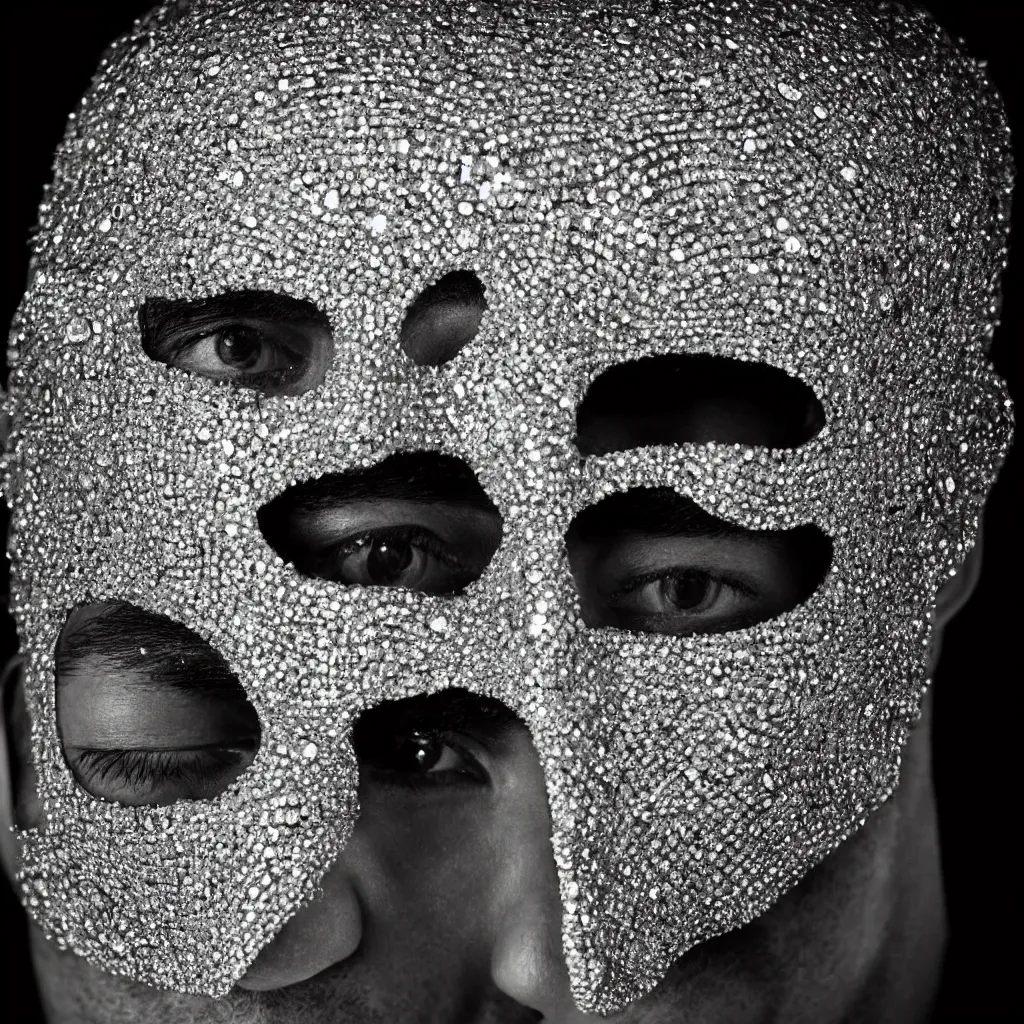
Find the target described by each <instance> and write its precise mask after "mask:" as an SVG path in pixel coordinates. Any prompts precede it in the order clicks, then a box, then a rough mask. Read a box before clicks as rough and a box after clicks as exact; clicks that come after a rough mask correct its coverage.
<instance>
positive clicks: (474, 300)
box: [398, 270, 487, 366]
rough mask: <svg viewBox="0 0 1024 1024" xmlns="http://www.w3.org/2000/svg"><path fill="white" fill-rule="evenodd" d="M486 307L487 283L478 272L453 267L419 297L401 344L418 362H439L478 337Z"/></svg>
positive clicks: (408, 354)
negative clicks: (477, 274) (485, 291)
mask: <svg viewBox="0 0 1024 1024" xmlns="http://www.w3.org/2000/svg"><path fill="white" fill-rule="evenodd" d="M486 309H487V303H486V301H485V300H484V286H483V284H482V283H481V281H480V279H479V278H478V277H477V276H476V274H474V273H473V272H472V271H471V270H453V271H452V272H451V273H449V274H445V275H444V277H442V278H440V279H439V280H438V281H435V282H434V284H432V285H430V286H429V287H427V288H424V289H423V291H422V292H420V294H419V295H418V296H417V297H416V299H415V301H414V302H413V303H412V305H411V306H410V307H409V310H408V312H407V313H406V315H405V320H404V322H403V323H402V330H401V333H400V335H399V339H398V344H399V345H400V347H401V349H402V351H403V352H404V353H405V354H406V355H407V356H408V357H409V358H410V359H411V360H412V361H413V362H414V363H416V365H417V366H440V365H442V364H443V363H447V362H448V361H449V360H451V359H454V358H455V356H457V355H458V354H459V352H461V351H462V349H463V348H465V346H466V345H467V344H469V342H470V341H472V340H473V338H475V337H476V333H477V331H478V330H479V328H480V321H481V319H482V318H483V315H484V311H485V310H486Z"/></svg>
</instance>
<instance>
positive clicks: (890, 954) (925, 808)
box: [843, 692, 947, 1024]
mask: <svg viewBox="0 0 1024 1024" xmlns="http://www.w3.org/2000/svg"><path fill="white" fill-rule="evenodd" d="M931 734H932V694H931V692H929V694H928V696H927V697H926V699H925V701H924V706H923V708H922V715H921V720H920V722H919V723H918V724H917V726H916V728H915V730H914V732H913V734H912V735H911V737H910V740H909V742H908V744H907V747H906V750H905V751H904V759H903V765H902V768H901V771H900V785H899V788H898V789H897V790H896V792H895V793H894V794H893V796H892V798H891V799H890V800H889V802H888V804H887V805H886V806H885V807H884V808H882V809H881V810H880V811H878V812H876V815H875V816H874V817H878V816H882V815H884V816H885V817H883V818H882V820H880V821H879V822H878V825H879V826H881V831H882V832H884V833H886V835H885V836H884V837H883V841H885V842H887V843H889V844H891V850H890V852H889V856H888V858H887V860H888V864H889V869H888V871H887V875H888V877H887V878H886V879H885V884H884V885H883V886H882V887H881V888H880V889H879V890H876V892H875V896H876V898H878V897H880V898H881V899H882V900H884V901H885V902H886V903H887V904H888V905H887V906H878V907H876V908H875V912H876V913H877V914H878V917H879V919H880V921H881V922H882V926H881V936H880V937H881V940H882V941H881V943H880V944H879V946H878V947H877V949H876V951H875V955H874V956H873V958H872V964H871V968H870V970H869V971H868V973H867V974H866V976H865V982H864V984H863V985H862V986H861V989H860V992H859V995H858V997H857V999H856V1001H855V1002H854V1004H853V1005H852V1006H851V1007H850V1011H849V1012H848V1013H847V1014H846V1015H845V1016H844V1017H843V1021H844V1024H868V1022H871V1024H919V1022H925V1021H927V1020H928V1019H929V1018H930V1016H931V1013H932V1010H933V1003H934V999H935V995H936V993H937V991H938V988H939V982H940V980H941V973H942V963H943V957H944V953H945V948H946V940H947V922H946V907H945V895H944V886H943V878H942V865H941V857H940V851H939V830H938V815H937V811H936V802H935V788H934V785H933V780H932V745H931V738H932V737H931ZM873 820H874V818H873V819H872V821H869V822H868V825H867V826H866V827H867V828H870V827H871V825H872V823H873ZM876 863H880V861H876Z"/></svg>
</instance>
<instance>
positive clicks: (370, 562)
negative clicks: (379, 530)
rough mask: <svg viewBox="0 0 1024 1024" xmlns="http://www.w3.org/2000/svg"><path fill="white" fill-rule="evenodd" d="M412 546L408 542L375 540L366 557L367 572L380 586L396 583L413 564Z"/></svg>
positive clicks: (371, 543) (372, 580)
mask: <svg viewBox="0 0 1024 1024" xmlns="http://www.w3.org/2000/svg"><path fill="white" fill-rule="evenodd" d="M412 557H413V556H412V545H411V544H409V543H408V542H402V541H397V542H396V541H391V540H374V541H371V542H370V551H369V553H368V554H367V556H366V572H367V574H368V575H369V577H370V580H371V582H373V583H375V584H376V585H378V586H387V585H388V584H389V583H394V582H395V580H397V579H398V577H399V576H401V574H402V573H403V572H404V571H405V570H406V569H407V568H408V567H409V565H410V563H411V562H412Z"/></svg>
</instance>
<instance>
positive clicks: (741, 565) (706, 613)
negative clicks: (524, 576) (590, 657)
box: [566, 487, 832, 635]
mask: <svg viewBox="0 0 1024 1024" xmlns="http://www.w3.org/2000/svg"><path fill="white" fill-rule="evenodd" d="M566 548H567V550H568V555H569V565H570V568H571V569H572V573H573V578H574V579H575V581H576V586H577V591H578V594H579V598H580V611H581V615H582V617H583V621H584V623H585V624H586V625H588V626H591V627H594V628H602V627H604V628H608V627H612V628H615V629H626V630H634V631H637V632H643V633H670V634H675V635H690V634H695V633H726V632H730V631H732V630H735V629H744V628H746V627H748V626H753V625H756V624H757V623H759V622H764V621H766V620H768V619H772V618H775V617H777V616H779V615H781V614H782V613H783V612H786V611H789V610H790V609H791V608H795V607H796V606H797V605H798V604H801V603H803V602H804V601H806V600H807V598H809V597H810V596H811V595H812V594H813V593H814V591H815V590H817V588H818V587H819V586H820V585H821V582H822V580H824V578H825V576H826V574H827V573H828V570H829V568H830V566H831V564H832V541H831V540H830V539H829V537H828V536H827V535H826V534H825V533H823V532H822V531H821V530H820V529H819V528H818V527H816V526H814V525H812V524H805V525H803V526H798V527H796V528H794V529H792V530H747V529H744V528H743V527H740V526H736V525H735V524H733V523H729V522H726V521H725V520H724V519H719V518H718V517H717V516H713V515H710V514H708V513H707V512H705V511H704V510H703V509H701V508H700V506H698V505H697V504H696V503H695V502H694V501H692V500H691V499H690V498H687V497H684V496H683V495H681V494H677V493H676V492H675V491H673V490H671V489H669V488H666V487H657V488H636V489H634V490H630V491H626V492H624V493H620V494H612V495H609V496H608V497H607V498H604V499H603V500H602V501H599V502H597V503H596V504H594V505H591V506H590V507H589V508H586V509H584V510H583V511H582V512H580V514H579V515H578V516H576V518H575V519H574V520H573V522H572V524H571V525H570V527H569V529H568V531H567V532H566Z"/></svg>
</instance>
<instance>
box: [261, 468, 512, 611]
mask: <svg viewBox="0 0 1024 1024" xmlns="http://www.w3.org/2000/svg"><path fill="white" fill-rule="evenodd" d="M257 520H258V522H259V526H260V529H261V530H262V532H263V536H264V538H265V539H266V541H267V543H268V544H269V545H270V546H271V547H272V548H273V549H274V551H275V552H277V554H278V555H279V556H280V557H281V558H282V559H284V561H286V562H290V563H292V564H294V566H295V568H296V569H297V570H298V571H299V572H300V573H302V574H303V575H306V576H315V577H317V578H319V579H326V580H331V581H333V582H335V583H339V584H341V585H344V586H363V587H401V588H404V589H407V590H418V591H421V592H423V593H428V594H438V595H455V594H459V593H461V592H462V591H463V590H464V589H465V588H466V587H468V586H469V585H470V584H471V583H473V582H474V581H475V580H477V579H478V578H479V577H480V575H481V574H482V573H483V571H484V570H485V569H486V568H487V565H488V563H489V562H490V560H491V558H492V557H493V555H494V552H495V551H496V550H497V549H498V545H499V544H500V543H501V536H502V521H501V514H500V513H499V512H498V509H497V507H496V506H495V504H494V503H493V502H492V501H491V500H490V498H488V496H487V494H486V492H485V491H484V489H483V487H481V486H480V482H479V481H478V480H477V478H476V475H475V474H474V473H473V471H472V470H471V469H470V468H469V466H467V465H466V463H464V462H463V461H462V460H461V459H457V458H454V457H452V456H448V455H442V454H440V453H439V452H430V451H423V452H400V453H398V454H395V455H391V456H389V457H388V458H386V459H384V460H382V461H381V462H379V463H378V464H377V465H375V466H370V467H368V468H365V469H357V470H352V471H350V472H347V473H328V474H325V475H324V476H321V477H316V478H314V479H311V480H305V481H303V482H302V483H299V484H295V485H294V486H292V487H289V488H288V489H287V490H286V491H284V492H282V493H281V494H279V495H278V496H277V497H276V498H273V499H272V500H271V501H269V502H267V504H266V505H264V506H263V507H262V508H261V509H260V510H259V512H258V513H257Z"/></svg>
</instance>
